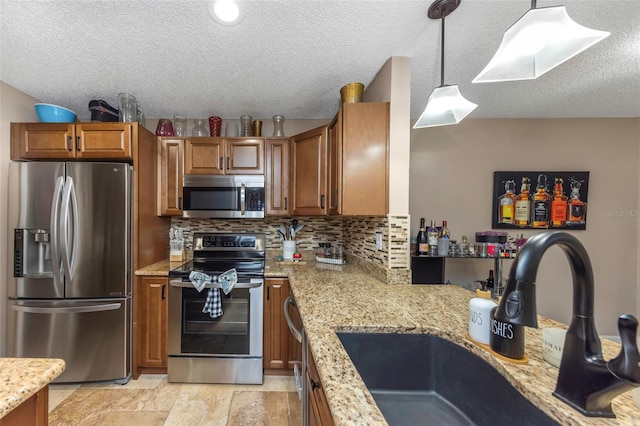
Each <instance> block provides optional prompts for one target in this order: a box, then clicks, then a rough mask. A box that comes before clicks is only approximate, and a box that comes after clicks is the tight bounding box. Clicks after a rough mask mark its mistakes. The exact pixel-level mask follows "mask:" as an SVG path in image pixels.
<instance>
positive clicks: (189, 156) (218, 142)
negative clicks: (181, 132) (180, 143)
mask: <svg viewBox="0 0 640 426" xmlns="http://www.w3.org/2000/svg"><path fill="white" fill-rule="evenodd" d="M224 157H225V155H224V139H222V138H188V139H185V142H184V174H186V175H223V174H224V167H225V165H224Z"/></svg>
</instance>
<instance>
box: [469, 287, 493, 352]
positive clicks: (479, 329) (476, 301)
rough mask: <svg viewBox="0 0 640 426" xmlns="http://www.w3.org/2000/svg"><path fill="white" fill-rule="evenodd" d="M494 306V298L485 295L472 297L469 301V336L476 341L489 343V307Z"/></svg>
mask: <svg viewBox="0 0 640 426" xmlns="http://www.w3.org/2000/svg"><path fill="white" fill-rule="evenodd" d="M481 293H485V292H481ZM486 293H488V292H486ZM489 294H490V293H489ZM496 306H498V304H497V303H496V302H495V301H494V300H492V299H490V298H486V297H474V298H473V299H471V300H470V301H469V336H470V337H471V338H472V339H473V340H475V341H476V342H478V343H482V344H483V345H488V344H490V343H491V309H493V308H495V307H496Z"/></svg>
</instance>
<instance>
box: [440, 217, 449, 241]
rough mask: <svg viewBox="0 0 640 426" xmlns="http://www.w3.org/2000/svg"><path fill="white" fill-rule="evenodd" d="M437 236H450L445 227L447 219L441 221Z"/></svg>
mask: <svg viewBox="0 0 640 426" xmlns="http://www.w3.org/2000/svg"><path fill="white" fill-rule="evenodd" d="M438 238H451V231H449V228H447V221H446V220H443V221H442V228H440V233H439V234H438Z"/></svg>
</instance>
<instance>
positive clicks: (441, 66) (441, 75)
mask: <svg viewBox="0 0 640 426" xmlns="http://www.w3.org/2000/svg"><path fill="white" fill-rule="evenodd" d="M442 86H444V15H443V16H442V43H441V47H440V87H442Z"/></svg>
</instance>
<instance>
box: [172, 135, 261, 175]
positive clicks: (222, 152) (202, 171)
mask: <svg viewBox="0 0 640 426" xmlns="http://www.w3.org/2000/svg"><path fill="white" fill-rule="evenodd" d="M264 145H265V143H264V139H262V138H230V139H225V138H187V139H185V147H184V171H185V174H187V175H261V174H264Z"/></svg>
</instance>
